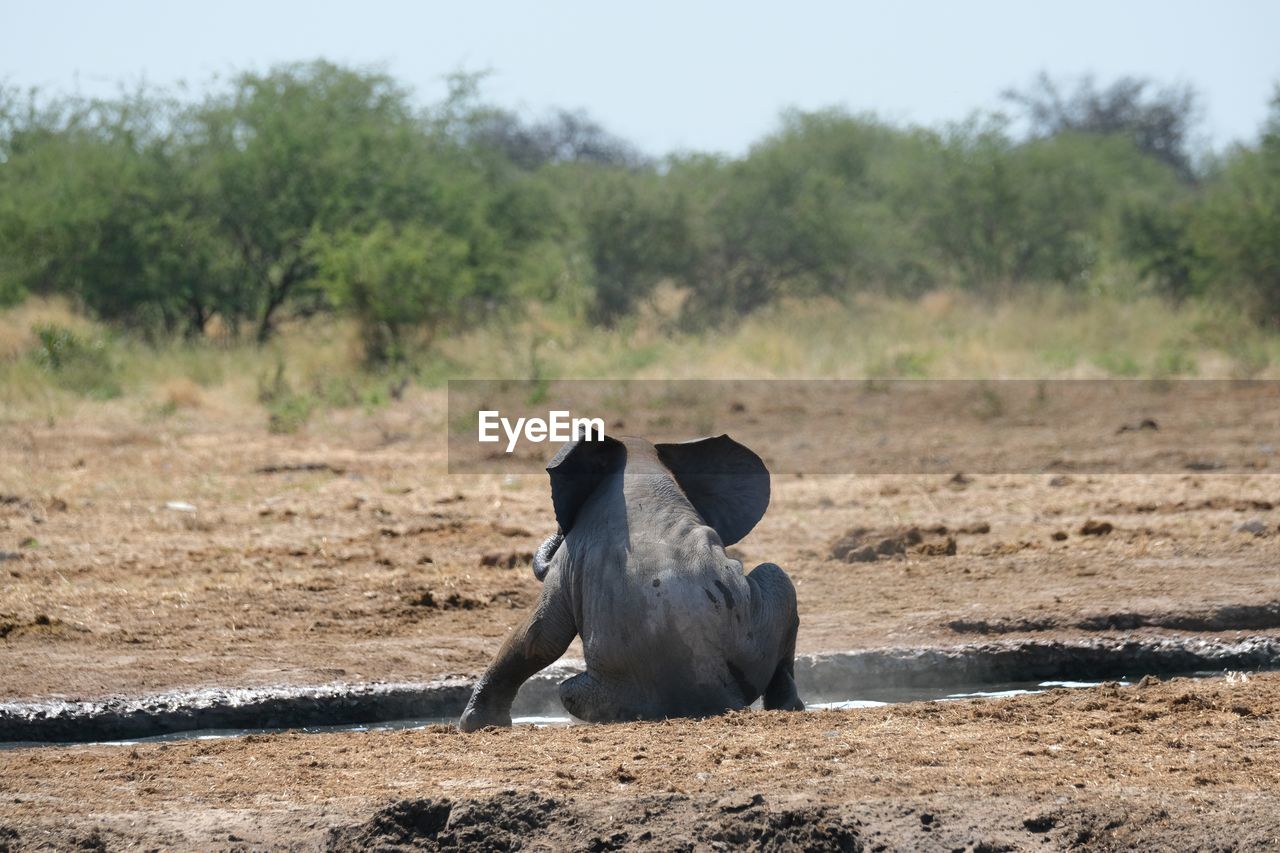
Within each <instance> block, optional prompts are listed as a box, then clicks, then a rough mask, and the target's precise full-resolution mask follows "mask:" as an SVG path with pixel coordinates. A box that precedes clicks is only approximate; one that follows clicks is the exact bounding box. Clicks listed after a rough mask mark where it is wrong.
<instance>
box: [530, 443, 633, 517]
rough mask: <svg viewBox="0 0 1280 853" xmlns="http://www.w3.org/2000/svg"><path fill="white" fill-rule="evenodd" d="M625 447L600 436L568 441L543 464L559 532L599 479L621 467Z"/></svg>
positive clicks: (578, 508)
mask: <svg viewBox="0 0 1280 853" xmlns="http://www.w3.org/2000/svg"><path fill="white" fill-rule="evenodd" d="M626 457H627V449H626V445H624V444H623V443H622V442H621V441H618V440H617V439H616V438H610V437H609V436H607V435H606V436H601V437H600V438H598V439H593V440H591V441H586V440H582V439H579V440H576V441H571V442H569V443H568V444H566V445H565V446H564V447H562V448H560V452H559V453H557V454H556V455H555V457H554V458H553V459H552V460H551V462H550V463H549V464H548V465H547V473H548V474H550V475H551V505H552V507H553V508H554V509H555V512H556V522H557V523H558V524H559V525H560V532H561V533H568V532H569V528H571V527H573V520H574V519H575V518H576V517H577V515H578V510H580V509H581V508H582V505H583V504H584V503H586V502H587V498H589V497H591V493H592V492H594V491H595V490H596V487H597V486H599V485H600V481H601V480H603V479H604V478H605V477H607V476H608V475H609V474H612V473H613V472H614V471H617V470H618V469H619V468H621V467H622V463H623V462H624V461H625V460H626Z"/></svg>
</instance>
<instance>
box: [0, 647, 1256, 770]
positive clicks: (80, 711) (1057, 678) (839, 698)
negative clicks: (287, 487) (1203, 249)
mask: <svg viewBox="0 0 1280 853" xmlns="http://www.w3.org/2000/svg"><path fill="white" fill-rule="evenodd" d="M1277 668H1280V637H1275V636H1255V637H1245V638H1239V639H1235V640H1231V641H1223V640H1207V639H1201V638H1197V637H1169V636H1166V637H1146V638H1142V639H1135V638H1123V637H1119V638H1097V639H1090V640H1085V641H1074V642H1056V641H1010V642H1003V643H1001V642H994V643H980V644H967V645H963V646H952V647H943V648H937V647H922V648H896V649H868V650H862V651H850V652H831V653H825V654H819V655H803V656H800V657H798V658H797V659H796V684H797V686H798V687H799V689H800V695H801V696H802V697H804V698H805V699H806V701H807V702H808V703H809V704H810V705H816V706H822V705H833V706H834V707H854V705H851V704H849V703H868V702H877V703H892V702H906V701H920V700H946V699H960V698H982V697H984V696H988V697H989V696H998V695H1018V694H1017V693H1010V691H1022V692H1034V691H1041V690H1047V689H1051V688H1053V687H1066V686H1071V685H1073V684H1074V685H1080V686H1087V685H1089V684H1093V683H1099V682H1103V681H1116V680H1133V679H1136V678H1138V677H1141V676H1142V675H1144V674H1151V675H1162V676H1169V675H1178V674H1186V673H1210V674H1215V673H1216V674H1220V673H1223V672H1227V671H1232V670H1235V671H1260V670H1269V669H1277ZM581 670H582V661H574V660H562V661H561V662H560V663H557V664H556V665H554V666H552V667H549V668H547V669H546V670H543V671H542V672H541V673H539V674H538V675H537V676H535V677H534V678H532V679H530V680H529V681H528V682H526V683H525V685H524V687H522V688H521V690H520V693H519V695H518V696H517V697H516V702H515V704H514V706H513V708H512V714H513V716H515V717H517V718H521V719H522V720H523V721H524V722H526V723H529V724H543V725H553V724H556V723H565V722H568V720H567V718H565V717H564V709H563V707H562V706H561V704H560V700H559V684H560V682H562V681H563V680H564V679H566V678H568V677H570V676H572V675H574V674H576V673H577V672H580V671H581ZM473 686H474V684H473V682H472V681H471V680H469V679H463V678H449V679H442V680H438V681H434V682H425V683H422V682H405V683H385V682H366V683H355V684H349V683H339V682H335V683H331V684H325V685H317V686H310V687H293V686H284V687H271V688H231V687H227V688H203V689H200V690H194V691H176V692H171V693H162V694H153V695H146V696H120V697H107V698H105V699H100V700H93V701H64V700H40V699H37V700H34V701H27V702H11V703H0V748H4V746H5V745H6V744H10V745H12V744H14V743H27V744H31V743H47V742H58V743H68V742H81V743H88V742H99V743H102V742H137V741H139V740H140V739H143V738H150V737H168V738H190V737H193V736H197V737H198V736H227V735H228V734H230V735H237V734H245V733H249V732H253V731H285V730H291V729H292V730H304V731H322V730H333V729H335V728H337V729H349V730H359V729H362V728H363V729H367V728H368V727H370V726H375V727H377V726H380V727H388V726H398V727H404V726H412V725H418V726H422V725H429V724H433V723H451V722H452V721H453V720H455V719H456V718H457V715H459V714H461V713H462V709H463V707H464V706H465V705H466V702H467V699H468V697H469V696H470V694H471V689H472V687H473ZM833 703H834V704H833Z"/></svg>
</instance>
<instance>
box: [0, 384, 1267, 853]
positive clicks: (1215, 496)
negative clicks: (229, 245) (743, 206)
mask: <svg viewBox="0 0 1280 853" xmlns="http://www.w3.org/2000/svg"><path fill="white" fill-rule="evenodd" d="M1112 420H1114V422H1115V424H1116V426H1117V428H1118V427H1121V426H1123V425H1126V424H1128V423H1130V422H1133V423H1136V420H1135V419H1134V416H1133V413H1131V412H1124V411H1117V412H1116V413H1115V416H1114V418H1112ZM444 423H445V412H444V399H443V395H442V394H440V393H421V394H418V395H416V396H414V395H410V396H409V397H408V398H407V399H406V400H404V401H401V402H398V403H395V404H394V405H392V406H391V407H389V408H385V409H381V410H378V411H375V412H372V413H365V412H358V411H352V412H340V413H336V414H329V415H325V416H321V417H318V419H317V420H316V422H315V423H313V424H312V425H311V426H310V427H309V428H308V429H307V430H306V431H305V432H304V433H303V434H301V435H292V436H281V435H272V434H270V433H269V432H268V431H267V429H266V421H265V417H264V416H262V415H261V413H260V412H250V413H246V412H245V411H242V410H239V409H236V408H234V407H231V408H226V409H222V408H219V407H218V405H217V404H216V403H215V402H206V403H205V404H204V405H203V406H201V407H198V408H194V409H180V410H179V411H178V412H177V413H176V414H172V415H168V416H161V415H158V414H155V415H148V416H145V417H142V416H140V415H139V413H138V412H137V411H135V410H129V409H126V408H124V407H123V406H122V407H120V408H112V406H111V404H92V405H90V404H86V406H85V408H84V410H83V411H82V412H76V413H73V414H71V415H62V416H58V417H54V418H49V419H41V420H39V421H32V420H29V419H28V420H18V419H14V418H5V419H0V701H4V700H12V699H34V698H47V697H61V698H68V699H85V698H94V697H101V696H105V695H120V694H136V693H142V692H152V691H158V690H164V689H173V688H188V687H202V686H212V685H231V684H234V685H243V686H250V685H272V684H316V683H326V682H333V681H369V680H424V679H428V678H432V677H437V676H443V675H451V674H456V675H475V674H477V673H478V672H479V671H480V670H481V669H482V668H483V667H484V665H485V663H486V662H487V660H488V658H489V657H490V655H491V654H492V653H493V652H494V651H495V650H496V649H497V647H498V645H499V643H500V642H501V640H502V638H503V636H504V635H505V634H506V632H507V631H508V630H509V629H510V628H511V627H512V626H513V625H514V624H515V623H516V621H517V620H518V619H519V618H520V616H521V614H522V612H523V611H524V610H525V609H526V608H527V607H528V606H529V605H530V604H532V602H533V601H534V600H535V598H536V596H537V593H538V589H539V586H538V584H537V582H536V581H535V580H534V578H533V576H532V573H531V571H530V569H529V559H530V555H531V553H532V551H533V550H534V549H535V548H536V547H537V545H538V543H539V542H540V541H541V540H542V538H543V537H545V536H546V535H547V534H548V533H550V532H551V530H552V524H553V522H552V516H551V509H550V504H549V499H548V490H547V484H546V481H545V477H536V476H530V477H510V476H503V475H465V476H462V475H452V476H451V475H449V474H447V473H446V458H445V453H444V448H443V443H442V442H441V441H440V435H441V434H442V431H443V428H444ZM1275 438H1276V436H1275V435H1274V434H1273V431H1272V430H1270V429H1269V428H1260V429H1259V431H1258V434H1257V435H1256V436H1254V437H1252V439H1251V440H1253V441H1254V442H1255V444H1256V446H1257V447H1258V448H1263V450H1261V451H1259V453H1264V454H1272V453H1274V450H1272V449H1270V448H1271V445H1272V443H1273V442H1274V441H1275ZM975 440H976V439H975ZM1140 440H1142V436H1141V434H1139V433H1138V432H1130V431H1122V430H1120V429H1117V430H1116V431H1114V432H1112V431H1110V430H1108V432H1107V433H1106V435H1105V436H1104V437H1103V438H1101V439H1100V442H1101V444H1100V447H1101V450H1104V451H1106V452H1109V453H1113V454H1116V455H1118V456H1119V455H1123V454H1125V453H1127V452H1129V451H1128V448H1130V447H1131V446H1132V442H1134V441H1140ZM1231 441H1232V443H1233V444H1232V447H1231V448H1225V447H1224V448H1214V447H1206V448H1204V453H1205V456H1206V458H1210V457H1212V456H1214V454H1215V452H1216V451H1218V450H1221V455H1222V456H1224V457H1226V456H1230V455H1231V454H1232V453H1235V452H1236V451H1237V450H1238V446H1239V436H1233V437H1232V438H1231ZM1270 465H1271V466H1273V467H1270V468H1266V467H1262V468H1257V469H1254V470H1251V471H1245V470H1242V469H1236V468H1233V469H1230V470H1228V471H1226V472H1221V471H1196V470H1187V471H1184V472H1183V473H1178V474H1161V475H1138V474H1125V475H1111V474H1097V473H1095V474H1080V473H1065V474H1064V473H1057V474H1052V475H1050V474H1036V475H983V474H971V475H964V474H963V473H962V472H960V471H957V472H954V474H956V475H959V476H953V475H919V476H901V475H898V476H890V475H883V476H864V477H849V476H799V475H794V474H788V475H780V476H776V477H775V479H774V484H773V485H774V489H773V500H772V504H771V507H770V510H769V512H768V514H767V515H766V516H765V518H764V520H763V521H762V522H761V523H760V525H759V526H758V527H757V528H756V529H755V531H753V532H752V533H751V535H750V536H749V537H748V538H747V539H745V540H744V541H743V542H742V543H741V544H740V545H738V546H736V548H735V552H736V553H737V554H738V555H739V556H740V557H741V559H742V560H743V561H744V563H745V564H747V566H748V567H750V566H751V565H754V564H755V563H757V562H761V561H766V560H768V561H773V562H777V563H779V564H781V565H782V566H783V567H784V568H786V570H787V571H788V572H789V573H790V574H791V576H792V578H793V579H794V581H795V583H796V587H797V590H798V594H799V600H800V610H801V620H802V622H801V629H800V635H799V651H800V652H802V653H803V652H818V651H835V650H847V649H857V648H867V647H878V646H921V645H949V644H956V643H961V642H969V641H973V640H975V639H989V638H992V637H995V636H999V637H1001V638H1016V637H1040V638H1046V639H1047V638H1054V639H1064V638H1071V637H1081V636H1097V635H1098V633H1099V632H1113V633H1114V632H1125V633H1159V634H1170V633H1188V632H1194V633H1197V634H1202V635H1204V634H1213V635H1215V636H1223V637H1236V636H1243V635H1246V634H1259V633H1275V632H1277V631H1280V606H1277V602H1280V586H1278V585H1277V581H1276V576H1277V568H1278V567H1280V530H1278V527H1280V488H1277V486H1280V479H1278V478H1277V475H1278V474H1280V460H1276V461H1272V462H1270ZM569 654H570V655H571V656H580V650H579V649H577V648H576V645H575V647H574V648H571V649H570V652H569ZM1277 710H1280V680H1278V679H1277V677H1273V676H1258V677H1255V678H1254V679H1253V680H1252V681H1250V682H1248V683H1247V684H1240V683H1234V684H1227V683H1226V682H1223V681H1220V680H1219V681H1216V682H1206V683H1203V684H1200V683H1197V684H1192V683H1188V682H1182V681H1178V682H1173V683H1171V684H1167V685H1164V686H1145V687H1141V688H1138V687H1133V688H1122V689H1115V688H1099V689H1095V690H1088V691H1079V692H1072V693H1069V694H1068V693H1063V692H1055V693H1051V694H1049V695H1047V696H1042V697H1031V698H1025V699H1017V700H1008V701H1001V702H993V703H986V704H973V703H958V704H947V705H937V704H933V705H920V704H917V705H910V706H899V707H894V708H888V709H876V710H868V711H857V712H822V713H815V714H810V715H803V716H798V717H786V716H779V715H772V714H764V713H754V714H745V715H735V716H731V717H728V718H724V719H719V720H712V721H705V722H696V723H695V722H672V723H664V724H660V725H658V724H654V725H624V726H609V727H596V728H592V729H589V730H587V729H578V728H574V729H568V730H530V729H524V730H519V731H515V732H499V733H488V734H483V735H481V736H479V737H475V738H465V737H462V736H460V735H455V734H452V733H449V732H444V731H425V732H402V733H375V734H347V735H337V734H333V735H305V736H304V735H279V736H270V737H265V738H254V739H252V740H241V741H235V742H229V741H228V742H202V743H183V744H173V745H168V746H160V745H147V746H139V747H137V748H136V749H130V748H104V747H91V748H67V749H50V750H17V751H11V752H0V850H4V849H5V847H6V845H8V846H14V847H27V846H37V847H38V846H40V845H42V844H46V843H47V844H49V845H52V846H60V847H65V846H69V845H71V844H72V843H73V842H74V843H75V844H82V846H87V847H90V848H92V847H93V846H94V845H101V844H105V845H106V846H108V847H116V846H127V845H129V844H133V843H138V844H141V845H144V846H162V847H171V846H188V845H189V844H197V845H201V846H207V847H238V846H239V847H255V848H256V847H260V846H263V845H282V844H290V843H294V842H296V843H297V844H299V845H301V846H304V847H314V846H317V845H323V844H328V843H333V844H335V845H337V846H369V845H371V844H375V843H381V844H386V845H394V844H411V843H415V842H422V843H426V842H430V843H431V844H437V845H443V846H448V845H449V844H453V843H457V844H459V845H463V846H466V845H468V844H474V842H475V840H476V838H478V837H479V836H477V835H475V834H474V833H482V834H483V835H484V836H485V837H487V838H496V839H498V840H499V841H501V839H502V838H504V837H510V838H515V837H517V836H522V837H524V838H525V840H526V841H532V842H539V843H542V842H545V843H546V844H550V845H552V846H582V847H594V848H595V849H608V848H609V847H610V846H611V845H612V846H635V845H643V844H649V845H650V846H653V847H655V848H662V849H667V848H672V847H679V846H681V845H682V844H685V843H687V844H689V845H694V846H699V845H711V846H714V845H715V844H717V843H720V844H728V845H730V846H733V845H735V844H741V843H748V842H751V843H757V842H760V843H772V841H770V839H772V840H773V841H776V842H778V843H779V844H781V843H783V842H786V843H792V844H796V845H798V846H799V847H804V846H805V845H806V844H809V845H810V846H812V845H817V846H822V845H827V846H833V845H834V846H836V847H840V846H841V845H846V846H847V848H848V849H856V847H857V846H858V845H859V844H865V845H867V847H868V849H875V846H876V845H877V844H882V843H884V844H888V845H889V846H890V847H901V848H905V849H912V848H915V847H936V848H938V849H988V850H994V849H1004V847H1006V846H1012V847H1013V848H1019V849H1020V848H1023V847H1030V846H1034V847H1036V848H1037V849H1043V847H1042V843H1043V842H1046V841H1047V842H1049V843H1050V844H1051V845H1057V846H1070V845H1071V844H1085V845H1086V846H1095V847H1101V848H1108V847H1124V846H1128V845H1130V844H1135V845H1137V846H1139V847H1143V848H1151V847H1153V846H1159V845H1165V846H1168V847H1170V848H1172V849H1185V848H1187V847H1194V846H1197V845H1202V846H1206V847H1214V846H1219V847H1222V848H1223V849H1227V848H1229V847H1232V846H1234V847H1236V848H1248V847H1250V846H1253V847H1262V846H1264V844H1265V842H1266V841H1267V840H1268V839H1272V840H1274V839H1275V838H1276V837H1280V818H1277V817H1276V815H1280V807H1278V806H1280V803H1277V802H1276V796H1275V794H1274V793H1273V792H1272V788H1273V787H1274V780H1275V779H1276V778H1280V775H1278V774H1277V771H1280V767H1278V766H1277V761H1280V759H1277V754H1278V753H1277V750H1276V745H1277V744H1276V738H1277V737H1278V735H1277V729H1276V728H1275V715H1276V713H1277ZM1268 780H1269V781H1268ZM508 789H512V790H514V791H515V792H516V793H512V794H504V793H502V792H503V791H506V790H508ZM756 794H759V795H760V796H761V800H760V802H756V801H755V800H754V799H753V797H754V796H755V795H756ZM419 798H429V799H430V802H418V801H417V800H418V799H419ZM442 798H445V799H447V800H448V803H445V802H444V799H442ZM384 806H386V807H387V810H386V811H383V812H379V811H378V810H379V809H382V808H383V807H384ZM646 815H647V817H646ZM450 816H451V817H450ZM445 818H448V820H446V819H445ZM433 827H434V829H433ZM467 827H471V828H470V829H468V828H467ZM468 832H472V833H473V835H471V836H468V835H467V833H468ZM397 833H399V834H400V835H397ZM504 833H505V835H504ZM645 833H649V835H647V836H646V835H645ZM770 833H772V834H770ZM788 833H791V834H790V835H788ZM797 833H798V834H797ZM804 833H818V835H816V836H812V837H809V836H804V837H802V836H803V834H804ZM877 833H879V834H878V835H877ZM401 836H403V837H401ZM806 838H807V839H808V840H807V841H806V840H805V839H806ZM468 839H470V840H468ZM668 842H670V843H668ZM495 843H496V842H495ZM983 845H986V846H985V847H984V846H983ZM497 846H501V845H500V844H498V845H497Z"/></svg>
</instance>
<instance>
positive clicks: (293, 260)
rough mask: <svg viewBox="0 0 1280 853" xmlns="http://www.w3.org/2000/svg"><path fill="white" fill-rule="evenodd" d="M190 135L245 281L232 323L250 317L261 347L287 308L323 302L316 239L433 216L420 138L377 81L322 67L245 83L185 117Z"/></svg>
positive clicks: (404, 102) (403, 98) (402, 99)
mask: <svg viewBox="0 0 1280 853" xmlns="http://www.w3.org/2000/svg"><path fill="white" fill-rule="evenodd" d="M188 133H189V134H190V140H191V145H192V152H193V162H194V163H195V164H196V165H197V168H198V169H200V171H201V174H200V175H199V176H198V179H199V180H200V182H201V183H202V185H204V186H206V187H207V188H208V191H209V198H210V203H211V207H212V209H211V211H210V212H211V215H212V217H213V219H214V221H215V222H216V223H217V227H218V229H219V230H220V232H221V233H222V234H224V235H225V236H226V237H227V239H228V241H229V242H230V243H231V245H232V246H234V248H235V252H236V255H237V259H238V264H239V267H240V273H241V276H242V278H243V283H244V284H243V287H242V289H241V290H240V292H239V293H238V294H236V298H235V299H234V302H235V308H234V314H233V316H232V317H231V318H230V319H231V320H232V321H233V323H238V321H239V320H240V319H241V318H250V319H252V321H253V324H254V327H255V336H256V337H257V339H258V340H259V341H263V340H266V339H267V338H268V337H269V336H270V335H271V333H272V331H273V330H274V327H275V323H276V319H277V315H278V312H279V311H280V309H281V307H282V306H284V305H285V304H286V302H288V301H290V300H292V301H294V302H297V303H309V304H310V305H311V306H315V305H316V304H317V303H318V301H319V300H320V299H321V298H322V292H321V291H320V289H319V288H317V287H315V275H316V263H315V257H314V255H313V249H312V247H313V246H314V245H315V244H314V243H313V241H311V240H310V239H309V238H310V237H311V236H312V235H313V234H315V233H318V232H330V231H338V230H341V229H343V228H348V227H352V226H353V225H354V224H355V223H358V222H362V221H363V222H370V221H373V220H375V219H379V218H388V219H391V220H396V219H403V218H406V217H407V216H408V214H409V211H411V210H413V209H415V208H417V209H418V210H419V212H423V213H426V215H430V213H431V201H432V198H431V188H430V187H425V186H424V185H423V182H422V181H417V180H413V179H412V177H411V173H412V172H413V170H414V168H415V163H416V162H418V159H419V158H420V156H421V154H422V143H423V139H422V135H421V133H420V130H419V128H418V126H417V125H416V123H415V119H414V116H413V114H412V111H411V109H410V107H409V104H408V98H407V94H406V92H405V91H404V90H403V89H401V88H400V87H399V86H398V85H397V84H396V83H395V82H394V81H393V80H391V78H389V77H387V76H386V75H383V74H378V73H370V72H362V71H353V70H348V69H344V68H340V67H338V66H336V65H332V64H330V63H327V62H314V63H309V64H305V65H287V66H282V67H278V68H275V69H273V70H271V71H269V72H267V73H266V74H243V75H241V76H240V77H238V78H237V79H236V80H235V83H234V89H233V91H232V92H230V93H229V94H215V95H212V96H210V97H209V98H208V99H207V100H206V101H205V102H204V103H203V104H200V105H199V106H198V107H196V108H195V109H194V110H193V111H192V112H191V113H190V115H189V117H188Z"/></svg>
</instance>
